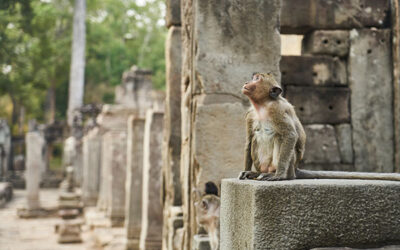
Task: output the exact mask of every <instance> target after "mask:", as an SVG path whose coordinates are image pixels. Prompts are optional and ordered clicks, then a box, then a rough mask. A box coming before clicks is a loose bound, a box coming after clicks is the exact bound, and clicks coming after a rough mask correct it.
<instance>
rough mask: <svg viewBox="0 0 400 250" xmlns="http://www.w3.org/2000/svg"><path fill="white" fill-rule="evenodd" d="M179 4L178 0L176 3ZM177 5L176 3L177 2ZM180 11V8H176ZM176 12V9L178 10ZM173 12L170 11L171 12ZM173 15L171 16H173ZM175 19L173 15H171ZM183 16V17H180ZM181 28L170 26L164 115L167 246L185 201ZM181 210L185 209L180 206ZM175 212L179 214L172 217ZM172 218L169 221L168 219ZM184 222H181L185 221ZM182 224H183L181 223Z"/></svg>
mask: <svg viewBox="0 0 400 250" xmlns="http://www.w3.org/2000/svg"><path fill="white" fill-rule="evenodd" d="M168 2H170V3H169V8H174V2H178V5H177V7H179V1H168ZM175 5H176V3H175ZM175 7H176V6H175ZM175 12H176V11H175ZM175 12H173V13H175ZM173 13H170V14H171V15H172V14H173ZM169 18H170V19H171V16H170V17H169ZM167 19H168V15H167ZM171 20H173V19H171ZM179 20H180V18H179ZM181 47H182V46H181V28H180V27H178V26H171V27H170V28H169V30H168V36H167V42H166V46H165V49H166V56H165V57H166V100H165V117H164V142H163V143H164V146H163V191H164V194H163V200H164V228H163V248H164V249H171V250H172V245H173V242H172V240H173V238H174V233H175V231H176V223H173V222H171V223H170V221H176V220H179V221H182V216H181V215H180V216H179V217H176V214H174V213H171V211H170V210H172V209H175V208H176V206H181V205H182V198H181V182H180V157H181V82H180V81H181V66H182V65H181V57H182V51H181ZM180 210H182V209H181V208H180ZM171 216H175V217H174V218H171ZM167 222H168V223H167ZM181 224H182V223H180V225H181ZM181 226H182V225H181Z"/></svg>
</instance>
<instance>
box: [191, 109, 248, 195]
mask: <svg viewBox="0 0 400 250" xmlns="http://www.w3.org/2000/svg"><path fill="white" fill-rule="evenodd" d="M246 111H247V107H246V106H243V105H242V104H241V103H221V104H209V105H201V103H197V108H196V111H195V115H196V120H195V121H194V123H193V136H194V138H195V140H194V141H193V148H192V150H193V155H192V157H193V161H194V164H195V166H194V169H195V171H196V172H195V173H194V175H195V178H194V180H193V181H194V182H193V183H192V184H193V185H194V186H195V187H197V188H199V189H202V188H203V187H204V184H205V183H206V182H208V181H213V182H214V183H216V184H217V185H219V183H220V181H221V179H222V178H229V177H234V176H236V175H237V173H238V172H239V171H241V170H242V169H243V164H244V145H245V138H246V132H245V131H246V128H245V120H244V117H245V113H246ZM217 117H218V119H216V118H217ZM221 166H224V167H221ZM200 169H201V170H200Z"/></svg>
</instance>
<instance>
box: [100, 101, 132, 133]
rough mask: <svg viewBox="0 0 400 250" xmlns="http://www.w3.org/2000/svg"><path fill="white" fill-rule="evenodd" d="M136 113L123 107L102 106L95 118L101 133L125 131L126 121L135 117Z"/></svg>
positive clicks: (127, 107)
mask: <svg viewBox="0 0 400 250" xmlns="http://www.w3.org/2000/svg"><path fill="white" fill-rule="evenodd" d="M137 113H138V111H137V110H136V109H135V108H133V107H129V106H124V105H111V104H106V105H103V108H102V111H101V113H100V114H99V115H98V116H97V123H98V124H99V127H100V130H101V133H102V134H104V133H105V132H107V131H109V130H127V121H128V118H129V116H131V115H137Z"/></svg>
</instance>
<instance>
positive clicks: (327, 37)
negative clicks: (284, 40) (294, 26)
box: [302, 30, 350, 57]
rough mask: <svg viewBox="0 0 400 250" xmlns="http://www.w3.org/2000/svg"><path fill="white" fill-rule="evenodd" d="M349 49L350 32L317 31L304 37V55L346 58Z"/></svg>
mask: <svg viewBox="0 0 400 250" xmlns="http://www.w3.org/2000/svg"><path fill="white" fill-rule="evenodd" d="M349 47H350V43H349V31H347V30H316V31H313V32H312V33H309V34H307V35H305V36H304V38H303V45H302V53H303V54H322V55H332V56H339V57H344V56H347V55H348V54H349Z"/></svg>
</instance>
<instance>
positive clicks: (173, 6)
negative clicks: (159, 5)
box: [165, 0, 181, 28]
mask: <svg viewBox="0 0 400 250" xmlns="http://www.w3.org/2000/svg"><path fill="white" fill-rule="evenodd" d="M166 2H167V11H166V15H165V23H166V25H167V27H168V28H170V27H171V26H172V25H174V26H180V25H181V1H180V0H167V1H166Z"/></svg>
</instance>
